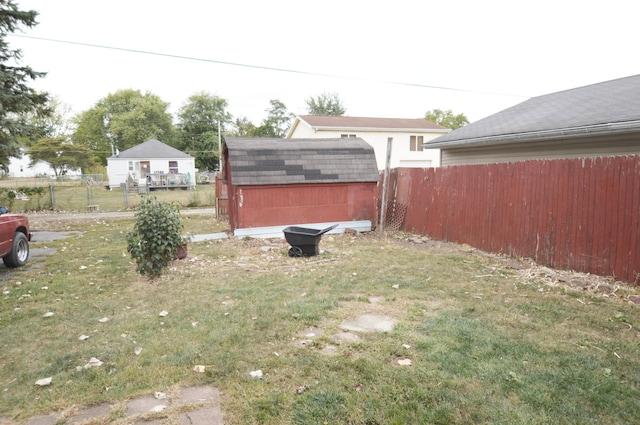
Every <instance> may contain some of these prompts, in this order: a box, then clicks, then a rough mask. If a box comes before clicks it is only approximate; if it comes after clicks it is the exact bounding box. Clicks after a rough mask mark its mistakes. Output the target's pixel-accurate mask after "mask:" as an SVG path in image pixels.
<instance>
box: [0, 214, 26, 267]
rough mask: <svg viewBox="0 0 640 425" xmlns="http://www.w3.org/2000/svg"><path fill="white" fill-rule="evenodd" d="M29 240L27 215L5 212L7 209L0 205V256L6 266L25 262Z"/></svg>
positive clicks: (14, 265) (17, 265) (18, 265)
mask: <svg viewBox="0 0 640 425" xmlns="http://www.w3.org/2000/svg"><path fill="white" fill-rule="evenodd" d="M30 240H31V233H30V232H29V219H28V218H27V216H25V215H19V214H7V209H6V208H5V207H0V257H2V261H3V262H4V264H5V265H6V266H7V267H20V266H24V265H25V264H27V261H28V260H29V241H30Z"/></svg>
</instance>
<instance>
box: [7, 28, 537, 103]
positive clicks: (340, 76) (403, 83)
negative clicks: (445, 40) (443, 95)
mask: <svg viewBox="0 0 640 425" xmlns="http://www.w3.org/2000/svg"><path fill="white" fill-rule="evenodd" d="M9 35H10V36H12V37H20V38H28V39H32V40H40V41H48V42H52V43H62V44H70V45H75V46H83V47H93V48H97V49H107V50H116V51H120V52H129V53H136V54H142V55H151V56H161V57H166V58H172V59H181V60H190V61H197V62H207V63H216V64H219V65H228V66H239V67H243V68H251V69H261V70H265V71H274V72H286V73H290V74H298V75H309V76H314V77H324V78H337V79H342V80H357V81H369V82H377V83H384V84H391V85H398V86H409V87H420V88H428V89H437V90H448V91H458V92H465V93H477V94H489V95H496V96H509V97H526V98H529V97H531V96H527V95H521V94H512V93H497V92H488V91H482V90H470V89H461V88H455V87H446V86H436V85H429V84H421V83H408V82H402V81H392V80H375V79H369V78H361V77H353V76H347V75H337V74H324V73H320V72H311V71H300V70H295V69H287V68H276V67H270V66H263V65H253V64H246V63H239V62H228V61H221V60H216V59H205V58H199V57H194V56H184V55H176V54H171V53H160V52H151V51H148V50H137V49H129V48H126V47H114V46H106V45H103V44H92V43H82V42H79V41H69V40H58V39H53V38H45V37H34V36H30V35H20V34H9Z"/></svg>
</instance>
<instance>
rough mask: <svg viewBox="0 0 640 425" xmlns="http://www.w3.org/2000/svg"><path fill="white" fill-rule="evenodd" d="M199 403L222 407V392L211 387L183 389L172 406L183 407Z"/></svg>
mask: <svg viewBox="0 0 640 425" xmlns="http://www.w3.org/2000/svg"><path fill="white" fill-rule="evenodd" d="M197 403H216V404H218V405H220V391H218V389H217V388H215V387H212V386H209V385H203V386H201V387H189V388H183V389H182V390H181V391H180V397H178V398H177V399H175V400H174V401H173V402H172V403H171V404H172V405H178V406H181V405H184V404H197Z"/></svg>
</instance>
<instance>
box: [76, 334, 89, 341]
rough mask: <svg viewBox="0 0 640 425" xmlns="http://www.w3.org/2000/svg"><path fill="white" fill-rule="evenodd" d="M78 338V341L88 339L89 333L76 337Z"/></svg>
mask: <svg viewBox="0 0 640 425" xmlns="http://www.w3.org/2000/svg"><path fill="white" fill-rule="evenodd" d="M78 339H79V340H80V341H86V340H87V339H89V335H80V336H79V337H78Z"/></svg>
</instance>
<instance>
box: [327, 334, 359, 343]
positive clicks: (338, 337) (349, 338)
mask: <svg viewBox="0 0 640 425" xmlns="http://www.w3.org/2000/svg"><path fill="white" fill-rule="evenodd" d="M331 339H332V340H334V341H335V342H337V343H338V344H339V343H341V342H358V341H360V337H359V336H358V335H356V334H354V333H353V332H338V333H336V334H333V335H332V336H331Z"/></svg>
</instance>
